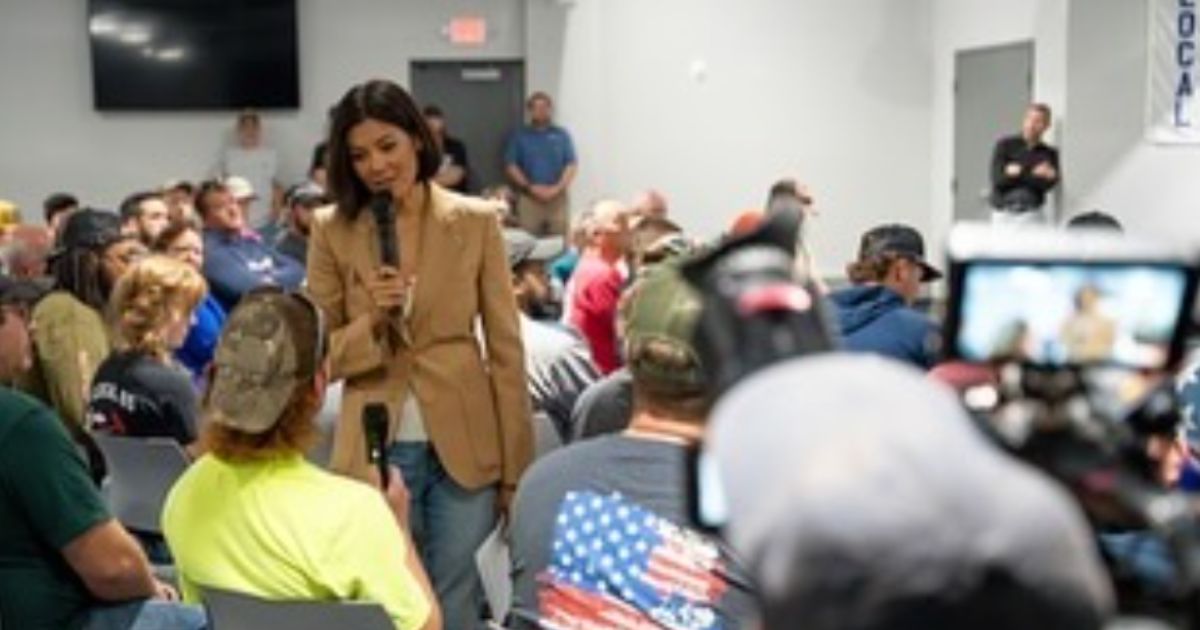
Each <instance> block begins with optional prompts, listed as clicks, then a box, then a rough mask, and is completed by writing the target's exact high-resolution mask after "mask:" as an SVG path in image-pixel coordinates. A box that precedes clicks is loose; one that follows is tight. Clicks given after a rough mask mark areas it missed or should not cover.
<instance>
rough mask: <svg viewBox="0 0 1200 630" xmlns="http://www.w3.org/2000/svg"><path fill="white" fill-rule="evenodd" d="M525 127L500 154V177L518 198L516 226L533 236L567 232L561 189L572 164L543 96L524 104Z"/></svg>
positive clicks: (566, 140)
mask: <svg viewBox="0 0 1200 630" xmlns="http://www.w3.org/2000/svg"><path fill="white" fill-rule="evenodd" d="M526 109H527V110H528V112H529V124H528V125H526V126H524V127H521V128H520V129H518V130H516V131H515V132H513V134H512V136H511V137H510V138H509V140H508V147H507V148H506V149H505V152H504V163H505V171H506V172H507V173H508V177H509V179H511V180H512V181H513V184H515V185H516V188H517V190H518V191H519V193H520V197H519V198H518V200H517V220H518V222H519V223H520V225H521V227H522V228H523V229H525V230H526V231H528V232H530V233H532V234H534V235H535V236H564V235H565V234H566V232H567V203H568V202H567V187H568V186H570V185H571V180H572V179H574V178H575V171H576V167H577V162H576V160H575V146H574V144H572V143H571V135H570V134H568V133H567V131H566V130H565V129H563V128H562V127H559V126H557V125H555V124H553V122H552V119H551V115H552V114H553V111H554V103H553V102H552V101H551V100H550V96H549V95H547V94H546V93H545V92H534V93H533V95H531V96H530V97H529V100H528V101H527V102H526Z"/></svg>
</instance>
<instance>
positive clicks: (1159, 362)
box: [943, 225, 1200, 370]
mask: <svg viewBox="0 0 1200 630" xmlns="http://www.w3.org/2000/svg"><path fill="white" fill-rule="evenodd" d="M947 251H948V254H949V259H950V265H949V287H950V299H949V303H948V307H947V312H946V318H945V328H944V344H945V347H944V348H943V350H944V351H945V354H946V355H947V356H948V357H951V358H956V359H962V360H965V361H969V362H975V363H983V362H986V363H1019V364H1023V365H1028V366H1036V367H1041V368H1047V369H1055V368H1070V367H1076V368H1092V367H1100V366H1116V367H1123V368H1128V369H1134V370H1164V369H1170V368H1172V367H1175V366H1178V364H1179V362H1180V361H1181V359H1182V358H1183V350H1184V341H1185V338H1186V336H1187V334H1188V333H1189V330H1190V327H1191V323H1192V321H1193V304H1194V302H1195V297H1196V285H1197V278H1198V275H1197V269H1198V261H1200V258H1198V257H1197V255H1196V251H1195V250H1193V249H1190V248H1186V247H1171V246H1164V245H1163V244H1162V243H1159V242H1144V241H1139V240H1136V239H1133V238H1130V237H1124V236H1121V235H1115V234H1111V233H1107V232H1095V233H1091V232H1085V231H1070V232H1064V231H1058V230H1051V229H1046V230H1042V229H1031V228H1019V229H1011V230H1005V229H1001V228H999V227H996V226H983V225H963V226H959V227H956V228H955V229H954V230H953V231H952V232H951V235H950V239H949V241H948V250H947Z"/></svg>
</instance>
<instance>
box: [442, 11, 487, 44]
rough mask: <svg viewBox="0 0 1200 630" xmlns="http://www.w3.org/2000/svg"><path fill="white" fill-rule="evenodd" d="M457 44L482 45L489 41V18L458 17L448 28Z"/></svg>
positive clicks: (451, 41)
mask: <svg viewBox="0 0 1200 630" xmlns="http://www.w3.org/2000/svg"><path fill="white" fill-rule="evenodd" d="M446 30H447V34H448V35H449V37H450V43H451V44H454V45H455V46H482V45H484V44H486V43H487V20H485V19H483V18H481V17H456V18H454V19H452V20H450V26H449V27H448V28H447V29H446Z"/></svg>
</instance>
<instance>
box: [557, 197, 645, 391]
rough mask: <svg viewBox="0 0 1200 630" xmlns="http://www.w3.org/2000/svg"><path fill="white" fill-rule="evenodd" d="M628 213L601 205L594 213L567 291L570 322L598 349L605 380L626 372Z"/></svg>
mask: <svg viewBox="0 0 1200 630" xmlns="http://www.w3.org/2000/svg"><path fill="white" fill-rule="evenodd" d="M628 214H629V213H628V209H627V208H626V207H625V206H624V205H622V204H621V203H620V202H616V201H601V202H598V203H597V204H596V205H595V207H594V210H593V213H592V220H591V222H590V224H589V225H590V232H589V234H588V245H587V247H586V248H585V249H584V250H583V255H582V256H581V257H580V259H579V266H578V267H577V268H576V269H575V274H574V275H573V276H572V278H571V284H570V285H568V286H567V301H566V304H565V305H564V307H565V321H566V322H567V323H568V324H570V325H571V326H573V327H574V328H575V329H576V330H578V331H579V333H580V334H582V335H583V337H584V339H587V342H588V346H589V347H591V349H592V360H593V361H595V363H596V367H598V368H600V371H601V372H602V373H604V374H608V373H610V372H613V371H615V370H616V369H617V368H619V367H621V362H622V361H621V356H620V355H621V353H620V351H619V350H618V348H617V303H618V302H619V301H620V299H621V290H622V289H623V288H624V287H625V278H626V277H627V273H626V272H627V271H628V269H623V264H622V263H623V262H624V260H625V253H626V251H627V250H628V248H629V242H628V241H629V239H628V234H629V223H628V216H627V215H628Z"/></svg>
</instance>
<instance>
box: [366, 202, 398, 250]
mask: <svg viewBox="0 0 1200 630" xmlns="http://www.w3.org/2000/svg"><path fill="white" fill-rule="evenodd" d="M371 215H372V216H374V217H375V232H376V233H377V234H378V236H379V258H380V260H379V262H380V263H381V264H384V265H388V266H390V267H394V268H396V269H399V268H400V246H399V244H397V243H396V209H395V208H394V207H392V193H391V192H389V191H386V190H385V191H382V192H377V193H375V195H374V196H373V197H371Z"/></svg>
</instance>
